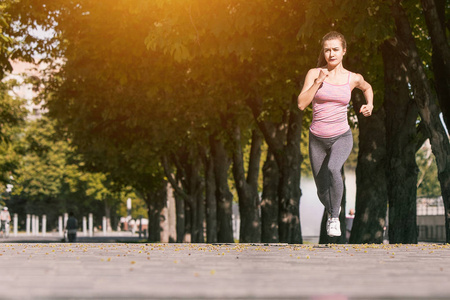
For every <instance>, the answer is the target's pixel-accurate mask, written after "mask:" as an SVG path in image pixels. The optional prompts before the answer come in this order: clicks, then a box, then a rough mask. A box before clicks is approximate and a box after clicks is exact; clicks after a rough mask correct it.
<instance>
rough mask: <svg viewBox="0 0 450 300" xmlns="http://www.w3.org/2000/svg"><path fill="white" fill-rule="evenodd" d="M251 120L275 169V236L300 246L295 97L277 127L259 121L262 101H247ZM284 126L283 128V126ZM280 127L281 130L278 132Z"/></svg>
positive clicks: (299, 120) (299, 156)
mask: <svg viewBox="0 0 450 300" xmlns="http://www.w3.org/2000/svg"><path fill="white" fill-rule="evenodd" d="M247 103H248V105H249V106H250V108H251V110H252V112H253V116H254V118H255V121H256V122H257V124H258V127H259V128H260V130H261V132H262V133H263V135H264V139H265V141H266V142H267V144H268V145H269V149H270V151H271V152H272V153H273V154H274V156H275V159H276V161H277V164H278V168H279V183H278V200H279V206H278V222H279V223H278V226H279V227H278V233H279V240H280V242H283V243H292V244H300V243H302V234H301V228H300V197H301V190H300V174H301V170H300V165H301V163H302V160H303V156H302V154H301V152H300V141H301V130H302V119H303V112H301V111H299V110H298V107H297V96H296V95H293V96H292V99H291V106H290V109H289V110H287V111H286V112H285V114H284V117H283V121H282V122H281V123H280V124H273V123H271V122H269V121H265V120H262V119H261V118H260V115H261V113H262V100H261V99H256V98H253V99H249V100H248V102H247ZM286 125H287V126H286ZM280 128H281V129H280Z"/></svg>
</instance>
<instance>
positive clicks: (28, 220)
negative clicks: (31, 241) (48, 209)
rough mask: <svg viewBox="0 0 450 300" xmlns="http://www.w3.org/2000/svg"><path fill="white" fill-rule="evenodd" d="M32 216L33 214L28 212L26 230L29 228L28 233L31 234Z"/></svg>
mask: <svg viewBox="0 0 450 300" xmlns="http://www.w3.org/2000/svg"><path fill="white" fill-rule="evenodd" d="M30 218H31V216H30V215H29V214H27V225H26V230H27V235H30V227H31V226H30V225H31V224H30V221H31V220H30Z"/></svg>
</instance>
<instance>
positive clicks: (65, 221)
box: [63, 213, 69, 230]
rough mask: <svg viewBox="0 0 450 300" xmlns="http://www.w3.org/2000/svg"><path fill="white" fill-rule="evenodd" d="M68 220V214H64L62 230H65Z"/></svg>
mask: <svg viewBox="0 0 450 300" xmlns="http://www.w3.org/2000/svg"><path fill="white" fill-rule="evenodd" d="M68 219H69V214H68V213H64V223H63V227H64V230H66V226H67V220H68Z"/></svg>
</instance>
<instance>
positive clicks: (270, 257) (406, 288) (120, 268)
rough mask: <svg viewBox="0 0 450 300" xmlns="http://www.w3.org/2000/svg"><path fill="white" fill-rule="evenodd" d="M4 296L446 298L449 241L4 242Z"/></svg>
mask: <svg viewBox="0 0 450 300" xmlns="http://www.w3.org/2000/svg"><path fill="white" fill-rule="evenodd" d="M0 269H1V273H2V276H1V278H2V280H1V281H0V289H1V293H0V298H1V299H381V298H385V299H411V298H417V299H439V298H442V299H449V298H450V245H437V244H419V245H317V244H310V245H286V244H254V245H250V244H214V245H208V244H146V243H74V244H69V243H45V244H44V243H2V244H0Z"/></svg>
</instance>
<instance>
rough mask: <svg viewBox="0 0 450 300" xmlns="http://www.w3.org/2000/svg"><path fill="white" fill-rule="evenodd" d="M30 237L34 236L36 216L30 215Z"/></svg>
mask: <svg viewBox="0 0 450 300" xmlns="http://www.w3.org/2000/svg"><path fill="white" fill-rule="evenodd" d="M31 235H36V216H35V215H31Z"/></svg>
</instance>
